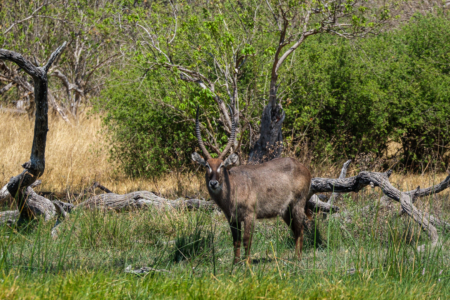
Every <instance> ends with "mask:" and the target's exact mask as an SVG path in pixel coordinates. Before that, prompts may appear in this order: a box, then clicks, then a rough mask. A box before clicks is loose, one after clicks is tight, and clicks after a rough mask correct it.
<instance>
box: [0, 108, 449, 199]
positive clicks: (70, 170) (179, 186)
mask: <svg viewBox="0 0 450 300" xmlns="http://www.w3.org/2000/svg"><path fill="white" fill-rule="evenodd" d="M33 128H34V120H30V119H29V118H28V117H27V116H17V115H11V114H4V113H0V141H1V147H0V185H1V186H3V185H4V184H6V183H7V182H8V180H9V178H10V177H11V176H14V175H17V174H18V173H19V172H21V171H22V167H21V165H22V164H23V163H24V162H26V161H28V160H29V157H30V150H31V146H32V138H33ZM49 128H50V131H49V132H48V138H47V148H46V169H45V173H44V175H43V176H42V177H41V180H42V182H43V184H42V186H41V188H40V189H41V190H45V191H51V192H65V191H69V192H78V191H81V190H82V189H84V188H86V187H88V186H90V185H92V183H93V182H94V181H98V182H100V183H102V184H103V185H104V186H106V187H108V188H109V189H111V190H113V191H114V192H116V193H126V192H131V191H137V190H149V191H154V192H157V193H159V194H161V195H163V196H165V197H168V198H175V197H178V196H181V195H183V196H186V195H188V196H200V197H207V191H206V189H205V187H204V181H203V176H202V175H201V174H199V173H197V174H193V173H187V174H176V173H168V174H167V175H165V176H163V177H161V178H159V179H158V180H150V179H142V178H139V179H136V178H130V177H128V176H127V175H126V174H124V173H123V172H121V171H120V168H118V166H117V165H116V164H115V163H114V162H112V161H110V160H109V159H108V145H107V144H106V143H105V139H104V135H103V134H102V125H101V120H100V118H99V116H95V115H91V116H86V115H84V116H81V117H80V119H79V120H78V122H77V123H76V124H73V125H69V124H67V123H65V122H64V121H62V120H61V119H60V118H58V117H55V116H50V120H49ZM309 167H310V168H311V170H312V173H313V176H318V177H331V178H333V177H336V176H338V174H339V172H340V168H341V166H340V165H338V164H334V165H332V164H329V163H327V162H312V163H311V165H310V166H309ZM357 167H358V166H355V165H351V167H350V169H349V171H348V173H347V174H348V175H347V176H353V175H356V174H357V172H359V169H358V168H357ZM445 177H446V174H443V173H442V174H435V173H428V174H425V175H423V176H420V175H415V174H407V175H401V174H393V175H392V176H391V182H392V183H393V184H395V185H396V186H397V187H398V188H399V189H401V190H411V189H414V188H417V186H420V187H428V186H431V185H434V184H436V183H438V182H440V181H442V180H443V179H444V178H445Z"/></svg>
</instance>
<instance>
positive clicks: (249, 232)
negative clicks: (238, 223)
mask: <svg viewBox="0 0 450 300" xmlns="http://www.w3.org/2000/svg"><path fill="white" fill-rule="evenodd" d="M254 229H255V216H254V215H250V216H247V217H246V218H245V219H244V249H245V259H246V260H247V261H248V262H249V263H250V249H251V247H252V238H253V230H254Z"/></svg>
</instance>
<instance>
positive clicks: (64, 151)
mask: <svg viewBox="0 0 450 300" xmlns="http://www.w3.org/2000/svg"><path fill="white" fill-rule="evenodd" d="M33 128H34V120H30V119H29V118H28V117H27V116H22V115H20V116H17V115H12V114H5V113H0V141H1V147H0V185H1V186H3V185H4V184H6V183H7V182H8V181H9V178H11V177H12V176H14V175H17V174H19V173H20V172H21V171H22V170H23V169H22V167H21V165H22V164H23V163H24V162H26V161H28V160H29V158H30V151H31V146H32V141H33ZM49 129H50V131H49V132H48V135H47V147H46V153H45V154H46V161H45V163H46V166H45V172H44V174H43V176H42V177H41V178H40V179H41V180H42V185H41V187H40V189H41V190H45V191H51V192H63V191H69V192H78V191H81V190H82V189H84V188H86V187H88V186H90V185H92V183H93V182H95V181H98V182H100V183H102V184H103V185H104V186H106V187H108V188H109V189H111V190H113V191H114V192H116V193H126V192H130V191H136V190H149V191H155V192H157V193H160V194H162V195H164V196H166V197H177V196H179V195H189V196H197V195H198V193H199V191H200V193H201V192H202V191H203V189H202V187H203V185H201V183H202V181H201V180H200V179H199V178H198V176H196V175H193V174H183V175H181V178H180V180H178V179H177V174H172V173H169V174H167V175H166V176H163V177H162V178H160V179H159V180H157V181H153V180H149V179H132V178H129V177H128V176H126V175H125V174H124V173H122V172H121V171H120V170H119V168H118V166H117V165H115V163H114V162H112V161H110V160H109V159H108V146H107V145H106V144H105V139H104V137H103V135H102V132H101V131H102V126H101V120H100V118H99V116H95V115H94V116H86V115H84V116H81V117H80V119H79V120H78V122H77V123H76V124H73V125H69V124H67V123H65V122H64V121H62V120H61V119H60V118H58V117H55V116H50V119H49ZM118 170H119V171H118ZM179 176H180V175H178V177H179ZM179 181H181V182H182V184H179V183H178V182H179ZM183 183H186V184H183ZM204 192H205V191H203V194H205V193H204ZM200 195H202V194H200ZM205 195H206V194H205Z"/></svg>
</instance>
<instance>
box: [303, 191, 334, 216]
mask: <svg viewBox="0 0 450 300" xmlns="http://www.w3.org/2000/svg"><path fill="white" fill-rule="evenodd" d="M306 207H307V208H309V209H311V210H312V211H314V212H315V211H322V212H325V213H329V214H331V213H337V212H338V211H339V207H337V206H335V205H333V204H332V203H327V202H322V201H321V200H320V199H319V197H318V195H312V196H311V198H309V200H308V201H307V202H306Z"/></svg>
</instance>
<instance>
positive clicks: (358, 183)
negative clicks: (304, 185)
mask: <svg viewBox="0 0 450 300" xmlns="http://www.w3.org/2000/svg"><path fill="white" fill-rule="evenodd" d="M391 174H392V171H387V172H384V173H378V172H366V171H363V172H360V173H359V174H358V175H357V176H353V177H349V178H345V179H329V178H313V179H312V181H311V190H310V195H311V196H312V195H314V194H315V193H326V192H337V193H349V192H358V191H360V190H362V189H364V188H365V187H366V186H368V185H370V186H372V187H380V188H381V190H382V191H383V193H384V194H385V195H386V196H387V197H389V198H390V199H392V200H394V201H397V202H399V203H400V205H401V207H402V209H403V210H404V211H405V212H406V213H407V214H408V215H409V216H410V217H411V218H412V219H413V220H414V221H415V222H416V223H418V224H419V225H420V226H421V227H422V229H423V230H424V231H425V232H426V233H427V234H428V236H429V238H430V240H431V244H432V246H435V245H437V243H438V241H439V237H438V234H437V230H436V227H435V226H437V225H438V220H437V219H436V218H434V217H432V216H430V215H428V214H423V213H422V212H421V211H419V210H418V209H417V208H416V207H415V206H414V204H413V196H412V193H410V192H400V191H399V190H397V189H396V188H394V187H393V186H392V185H391V183H390V182H389V176H390V175H391ZM447 179H448V177H447V178H446V179H445V180H444V181H443V182H441V183H439V184H438V185H437V186H438V187H440V188H435V189H434V190H433V189H432V188H428V189H424V190H423V191H422V192H421V193H417V194H418V195H426V194H427V193H431V191H439V192H440V191H443V190H444V189H445V188H447V187H448V184H446V181H447ZM435 187H436V186H435ZM415 194H416V193H414V195H415ZM419 250H423V246H421V247H419Z"/></svg>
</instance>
